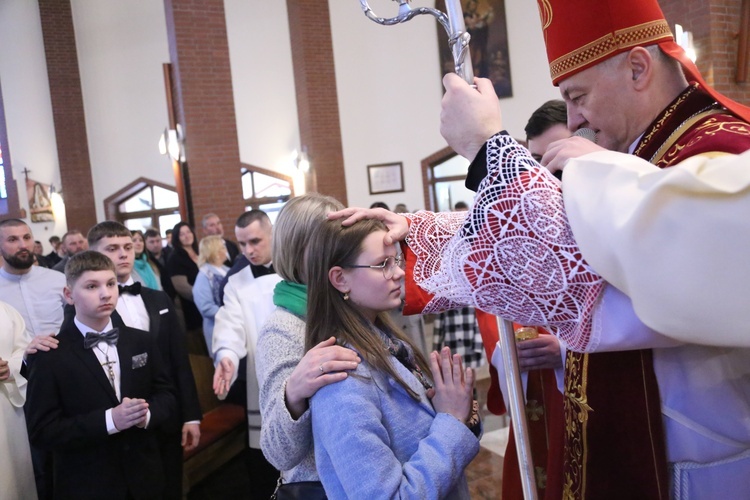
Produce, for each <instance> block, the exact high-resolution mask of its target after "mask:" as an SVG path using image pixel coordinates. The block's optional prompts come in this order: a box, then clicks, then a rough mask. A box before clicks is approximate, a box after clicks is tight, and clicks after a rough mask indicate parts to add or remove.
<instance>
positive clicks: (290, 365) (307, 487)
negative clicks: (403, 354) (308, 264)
mask: <svg viewBox="0 0 750 500" xmlns="http://www.w3.org/2000/svg"><path fill="white" fill-rule="evenodd" d="M341 208H343V205H342V204H341V203H339V202H338V201H337V200H336V199H334V198H331V197H330V196H323V195H320V194H317V193H308V194H306V195H304V196H301V197H298V198H293V199H292V200H290V201H289V202H288V203H287V204H286V205H285V206H284V208H283V209H282V210H281V213H280V214H279V217H278V219H277V220H276V223H275V224H274V227H273V265H274V269H275V270H276V272H277V273H278V274H279V275H280V276H281V278H282V281H281V282H280V283H279V284H278V285H276V288H275V289H274V291H273V303H274V304H275V305H276V309H275V310H274V312H273V313H272V314H271V315H270V317H269V318H268V320H267V321H266V322H265V324H264V326H263V327H262V329H261V331H260V334H259V336H258V342H257V350H256V354H255V364H256V373H257V375H258V385H259V387H260V408H261V414H262V417H263V424H262V426H261V436H260V444H261V448H262V449H263V453H264V455H265V456H266V459H267V460H268V461H269V462H270V463H271V464H273V466H274V467H276V468H277V469H279V470H280V471H281V476H282V477H281V479H282V481H283V484H282V485H281V486H280V488H282V489H284V490H293V491H296V492H297V494H298V495H301V496H298V497H297V498H309V499H311V500H312V499H317V498H325V493H324V492H323V487H322V485H321V484H320V483H319V482H318V473H317V470H316V467H315V454H314V450H313V447H312V442H313V435H312V434H313V433H312V420H311V416H310V409H309V406H308V400H309V398H311V397H312V396H313V394H315V392H316V391H318V390H319V389H320V388H321V387H323V386H325V385H328V384H334V383H336V382H340V381H341V380H344V379H346V378H347V371H348V370H353V369H355V368H356V367H357V364H358V362H359V357H358V356H357V354H356V353H355V352H354V351H352V350H350V349H346V348H343V347H341V346H337V345H336V339H335V338H333V337H330V336H329V337H328V338H326V339H323V340H321V342H319V343H318V344H317V345H315V346H314V347H312V348H311V349H309V350H308V351H307V352H305V322H306V319H307V314H308V313H307V310H308V309H307V285H306V283H307V271H306V269H305V253H306V251H307V249H308V246H309V241H310V238H311V237H312V236H313V234H315V232H317V231H318V230H319V228H320V226H321V225H322V224H324V223H325V221H326V215H327V214H328V212H330V211H333V210H340V209H341ZM279 493H283V492H282V491H279ZM292 494H294V493H292Z"/></svg>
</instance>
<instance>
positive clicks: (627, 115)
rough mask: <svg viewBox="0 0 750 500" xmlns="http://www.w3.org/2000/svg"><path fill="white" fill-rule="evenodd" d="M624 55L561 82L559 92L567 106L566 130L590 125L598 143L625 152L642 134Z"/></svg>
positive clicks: (630, 76)
mask: <svg viewBox="0 0 750 500" xmlns="http://www.w3.org/2000/svg"><path fill="white" fill-rule="evenodd" d="M624 56H625V54H620V55H618V56H615V58H616V59H614V60H611V61H610V60H607V61H604V62H601V63H599V64H597V65H596V66H592V67H591V68H587V69H585V70H583V71H581V72H580V73H576V74H574V75H572V76H570V77H568V78H566V79H565V80H563V81H562V82H560V93H561V94H562V98H563V100H564V101H565V104H566V105H567V108H568V129H569V130H570V131H571V132H575V131H576V130H578V129H580V128H590V129H592V130H593V131H594V132H596V142H597V144H598V145H599V146H601V147H603V148H606V149H610V150H612V151H619V152H621V153H627V152H628V148H629V147H630V145H631V144H632V143H633V142H634V141H635V140H636V139H637V138H638V136H639V135H640V134H641V133H643V130H639V129H638V123H639V122H640V120H638V119H637V116H636V115H635V113H636V112H640V110H637V109H634V108H637V106H634V102H635V96H634V94H633V89H632V75H631V74H630V73H629V71H628V65H627V63H626V59H625V57H624Z"/></svg>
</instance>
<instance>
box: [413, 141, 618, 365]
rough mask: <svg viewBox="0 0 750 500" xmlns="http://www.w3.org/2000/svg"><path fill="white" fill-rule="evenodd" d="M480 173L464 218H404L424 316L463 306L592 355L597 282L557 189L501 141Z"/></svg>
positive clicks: (524, 155)
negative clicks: (542, 331)
mask: <svg viewBox="0 0 750 500" xmlns="http://www.w3.org/2000/svg"><path fill="white" fill-rule="evenodd" d="M487 167H488V175H487V177H486V178H485V179H484V180H483V181H482V183H481V184H480V186H479V190H478V191H477V195H476V197H475V204H474V207H473V209H472V210H471V211H470V212H453V213H438V214H435V213H431V212H424V211H422V212H417V213H416V214H407V215H406V216H407V217H408V218H409V219H410V221H411V224H410V228H409V235H408V238H407V244H408V245H409V249H410V250H411V251H412V252H414V254H415V255H416V257H417V261H416V264H415V266H414V269H413V279H414V282H415V283H416V284H417V285H418V286H420V287H421V288H422V289H424V290H425V291H427V292H428V293H430V294H433V295H434V298H433V299H432V300H431V301H430V302H429V303H428V304H427V306H426V307H425V308H424V310H423V312H424V313H434V312H439V311H442V310H445V309H450V308H455V307H458V306H462V305H472V306H475V307H477V308H479V309H481V310H483V311H487V312H489V313H492V314H495V315H498V316H500V317H502V318H504V319H508V320H511V321H514V322H517V323H521V324H525V325H539V326H545V327H547V328H548V329H550V330H551V331H552V332H553V333H555V334H556V335H557V336H558V337H559V338H560V339H561V340H563V341H564V342H565V343H566V344H567V345H568V348H569V349H572V350H576V351H594V350H596V346H597V345H598V343H599V337H598V333H592V328H591V318H592V312H593V310H594V306H595V304H596V301H597V298H598V296H599V294H600V293H601V291H602V289H603V286H604V282H603V280H602V279H601V278H600V277H599V276H598V275H597V274H596V272H594V270H593V269H591V268H590V266H589V265H588V264H587V263H586V262H585V260H584V259H583V256H582V255H581V252H580V250H579V249H578V246H577V245H576V242H575V239H574V238H573V233H572V232H571V229H570V224H569V223H568V219H567V216H566V214H565V210H564V206H563V198H562V192H561V190H560V183H559V181H557V179H555V178H554V177H553V176H552V175H550V174H549V172H548V171H547V170H546V169H545V168H542V167H541V166H539V165H538V164H537V163H536V162H535V161H534V160H533V159H532V158H531V155H530V154H529V152H528V151H527V150H526V149H525V148H523V147H521V146H520V145H519V144H518V143H516V142H515V141H514V140H513V138H511V137H510V136H508V135H504V134H498V135H496V136H494V137H493V138H491V139H490V141H489V142H488V145H487Z"/></svg>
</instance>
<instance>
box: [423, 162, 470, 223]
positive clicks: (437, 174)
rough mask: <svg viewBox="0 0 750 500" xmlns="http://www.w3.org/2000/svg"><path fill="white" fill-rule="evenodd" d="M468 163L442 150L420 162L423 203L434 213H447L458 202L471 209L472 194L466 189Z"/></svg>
mask: <svg viewBox="0 0 750 500" xmlns="http://www.w3.org/2000/svg"><path fill="white" fill-rule="evenodd" d="M468 170H469V161H468V160H467V159H466V158H464V157H462V156H459V155H457V154H456V152H455V151H453V150H452V149H451V148H444V149H441V150H440V151H438V152H437V153H435V154H433V155H431V156H428V157H427V158H425V159H424V160H422V182H423V184H424V186H425V199H424V203H425V206H426V207H429V210H432V211H434V212H448V211H450V210H452V209H453V207H455V206H456V203H457V202H459V201H463V202H465V203H466V204H467V205H468V206H469V207H471V205H472V203H473V201H474V192H473V191H471V190H469V189H466V186H465V185H464V183H465V182H466V173H467V172H468Z"/></svg>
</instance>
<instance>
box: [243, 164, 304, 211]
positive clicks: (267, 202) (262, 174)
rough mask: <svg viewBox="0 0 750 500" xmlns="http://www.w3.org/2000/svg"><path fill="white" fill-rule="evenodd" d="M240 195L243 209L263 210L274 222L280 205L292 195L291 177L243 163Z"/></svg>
mask: <svg viewBox="0 0 750 500" xmlns="http://www.w3.org/2000/svg"><path fill="white" fill-rule="evenodd" d="M242 197H243V198H244V199H245V210H250V209H257V210H263V211H264V212H265V213H267V214H268V217H269V218H270V219H271V222H272V223H274V222H276V217H277V216H278V215H279V211H281V207H283V206H284V204H285V203H286V202H287V201H289V199H290V198H292V197H294V186H293V183H292V178H291V177H288V176H286V175H283V174H280V173H278V172H274V171H272V170H266V169H264V168H260V167H254V166H252V165H248V164H246V163H243V164H242Z"/></svg>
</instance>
